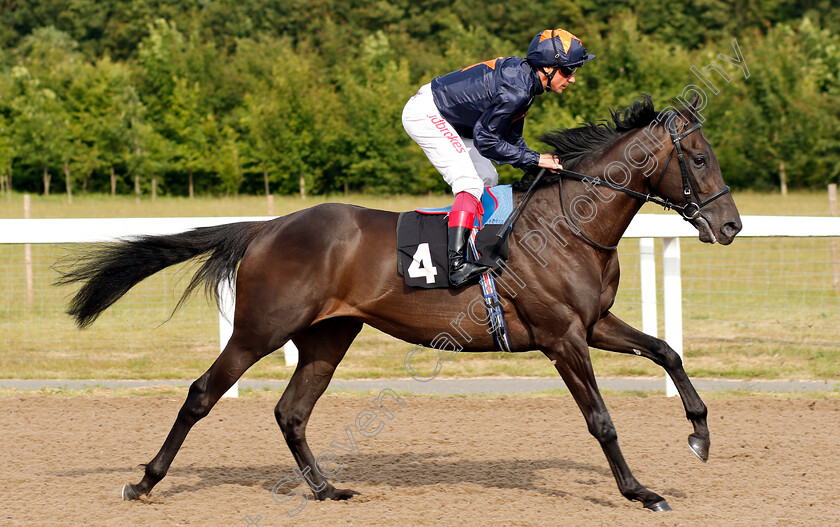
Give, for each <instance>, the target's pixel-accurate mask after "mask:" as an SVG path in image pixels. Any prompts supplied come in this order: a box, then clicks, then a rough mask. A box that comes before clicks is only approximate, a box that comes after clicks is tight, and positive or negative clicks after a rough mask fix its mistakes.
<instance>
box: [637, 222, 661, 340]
mask: <svg viewBox="0 0 840 527" xmlns="http://www.w3.org/2000/svg"><path fill="white" fill-rule="evenodd" d="M639 260H640V261H639V271H640V273H641V284H640V286H641V289H642V331H644V332H645V333H647V334H648V335H650V336H651V337H656V336H657V335H656V333H657V325H658V320H657V313H656V255H655V253H654V242H653V238H639Z"/></svg>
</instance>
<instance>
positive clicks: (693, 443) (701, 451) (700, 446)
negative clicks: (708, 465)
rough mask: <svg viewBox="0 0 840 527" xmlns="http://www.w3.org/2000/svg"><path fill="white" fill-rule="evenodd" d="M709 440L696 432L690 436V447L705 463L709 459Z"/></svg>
mask: <svg viewBox="0 0 840 527" xmlns="http://www.w3.org/2000/svg"><path fill="white" fill-rule="evenodd" d="M709 444H710V443H709V440H708V439H703V438H702V437H698V436H696V435H695V434H691V435H690V436H688V448H690V449H691V451H692V452H694V454H695V455H696V456H697V457H699V458H700V461H702V462H703V463H705V462H706V461H708V460H709Z"/></svg>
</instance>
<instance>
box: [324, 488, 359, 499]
mask: <svg viewBox="0 0 840 527" xmlns="http://www.w3.org/2000/svg"><path fill="white" fill-rule="evenodd" d="M358 494H359V493H358V492H356V491H355V490H350V489H335V492H333V494H332V496H330V499H331V500H336V501H344V500H349V499H350V498H352V497H353V496H357V495H358Z"/></svg>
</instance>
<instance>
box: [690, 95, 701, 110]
mask: <svg viewBox="0 0 840 527" xmlns="http://www.w3.org/2000/svg"><path fill="white" fill-rule="evenodd" d="M698 102H700V96H699V95H697V93H696V92H695V93H694V95H692V96H691V100H690V101H688V107H689V108H691V109H692V110H696V109H697V103H698Z"/></svg>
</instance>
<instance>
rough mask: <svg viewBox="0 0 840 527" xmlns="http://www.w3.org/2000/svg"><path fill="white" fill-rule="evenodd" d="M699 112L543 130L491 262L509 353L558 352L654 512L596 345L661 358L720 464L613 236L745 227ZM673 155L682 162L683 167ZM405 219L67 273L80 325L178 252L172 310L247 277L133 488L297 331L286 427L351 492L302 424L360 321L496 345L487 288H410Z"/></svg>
mask: <svg viewBox="0 0 840 527" xmlns="http://www.w3.org/2000/svg"><path fill="white" fill-rule="evenodd" d="M696 111H697V110H696V100H693V101H691V102H690V103H688V104H682V105H680V104H675V105H672V106H669V107H667V108H666V109H664V110H661V111H657V110H655V109H654V105H653V103H652V101H651V98H650V96H643V97H641V98H640V99H637V100H635V101H633V103H632V104H631V105H630V106H627V107H624V108H619V109H616V110H610V116H611V120H608V119H605V120H602V121H597V122H592V121H589V122H586V123H583V124H582V125H581V126H580V127H578V128H574V129H570V130H563V131H555V132H550V133H547V134H545V135H544V136H543V137H542V140H543V141H544V142H545V143H546V144H548V145H549V146H550V147H552V148H553V149H554V150H555V153H556V154H557V155H558V156H559V157H560V159H561V161H562V163H563V164H564V165H565V167H564V170H561V171H559V173H554V174H547V175H545V176H544V177H542V179H541V180H540V181H538V182H537V181H535V180H536V179H537V178H535V177H534V176H533V175H532V176H526V177H524V178H523V179H522V181H521V182H520V184H519V185H516V186H515V188H514V192H513V196H514V202H515V203H518V204H520V205H521V204H522V201H523V198H524V197H525V196H526V195H528V198H529V199H528V200H527V201H528V203H527V206H526V207H525V208H524V209H522V210H521V215H520V216H519V217H518V221H517V223H516V224H515V225H514V227H513V229H512V231H510V232H509V237H508V243H509V258H508V260H507V261H506V262H501V261H500V262H499V264H500V267H499V269H497V270H496V271H495V273H497V274H498V276H499V278H500V279H501V278H505V277H507V279H508V281H507V283H508V286H510V287H500V288H499V294H500V297H501V302H502V303H503V306H504V308H503V309H504V316H505V318H506V320H507V327H508V330H509V333H510V340H511V343H512V346H513V351H515V352H523V351H529V350H541V351H542V353H543V354H544V355H545V356H546V357H547V358H548V359H549V360H550V361H551V363H552V364H553V365H554V367H555V368H556V369H557V371H558V373H559V374H560V376H561V377H562V379H563V381H564V382H565V384H566V386H567V388H568V390H569V391H570V392H571V395H572V397H573V398H574V400H575V402H576V403H577V405H578V406H579V408H580V410H581V412H582V414H583V417H584V419H585V421H586V424H587V427H588V430H589V432H590V433H591V434H592V436H594V438H595V439H596V440H597V441H598V442H599V443H600V445H601V447H602V449H603V451H604V454H605V455H606V458H607V461H608V463H609V466H610V468H611V469H612V472H613V475H614V476H615V480H616V483H617V485H618V489H619V491H620V492H621V494H622V495H623V496H625V497H626V498H627V499H629V500H635V501H638V502H641V504H642V505H643V506H644V507H645V508H647V509H651V510H656V511H661V510H670V506H669V505H668V503H667V501H666V500H665V499H664V498H662V496H660V495H658V494H656V493H654V492H652V491H651V490H649V489H647V488H645V487H644V486H642V485H641V484H640V483H639V482H638V481H637V480H636V479H635V477H634V476H633V474H632V473H631V471H630V468H629V467H628V465H627V463H626V462H625V460H624V457H623V456H622V453H621V450H620V449H619V445H618V439H617V437H618V436H617V434H616V430H615V427H614V425H613V423H612V420H611V418H610V415H609V412H608V411H607V407H606V406H605V404H604V400H603V398H602V397H601V394H600V392H599V390H598V386H597V384H596V380H595V375H594V372H593V368H592V363H591V360H590V356H589V347H590V346H591V347H594V348H600V349H603V350H608V351H612V352H618V353H624V354H635V355H641V356H643V357H646V358H648V359H650V360H652V361H653V362H654V363H656V364H658V365H659V366H661V367H662V368H664V369H665V371H666V372H667V373H668V375H670V377H671V379H673V381H674V384H675V385H676V388H677V390H678V391H679V395H680V396H681V399H682V402H683V405H684V409H685V414H686V418H687V419H688V420H689V421H690V422H691V424H692V426H693V432H692V433H691V434H690V435H689V439H688V442H689V446H690V448H691V450H692V451H693V452H694V453H695V454H696V456H697V457H698V458H700V459H701V460H702V461H703V462H705V461H706V460H707V459H708V456H709V447H710V438H709V429H708V426H707V422H706V418H707V408H706V406H705V404H704V403H703V401H702V400H701V399H700V397H699V396H698V394H697V392H696V391H695V389H694V387H693V386H692V384H691V381H690V380H689V378H688V376H687V375H686V372H685V370H684V369H683V366H682V361H681V359H680V357H679V355H677V353H676V352H675V351H674V350H673V349H672V348H671V347H670V346H669V345H668V344H667V343H666V342H664V341H663V340H660V339H657V338H654V337H651V336H649V335H646V334H644V333H642V332H641V331H638V330H636V329H634V328H633V327H631V326H630V325H628V324H627V323H625V322H623V321H622V320H620V319H619V318H618V317H616V316H615V315H614V314H613V313H611V312H610V308H611V306H612V305H613V302H614V300H615V296H616V291H617V288H618V284H619V274H620V273H619V261H618V255H617V251H616V246H617V244H618V242H619V239H620V238H621V236H622V233H623V232H624V231H625V229H626V228H627V226H628V225H629V224H630V221H631V220H632V218H633V216H634V215H635V214H636V213H637V212H638V211H639V209H640V208H641V206H642V205H643V204H644V203H645V201H655V202H657V203H659V204H660V205H663V206H665V207H668V208H673V209H675V210H677V211H678V212H679V213H680V214H681V215H683V217H684V218H685V219H686V220H687V221H689V222H690V223H691V224H692V225H693V226H694V227H695V228H696V229H697V230H698V233H699V239H700V240H701V241H703V242H706V243H715V242H717V243H720V244H722V245H728V244H730V243H731V242H732V241H733V239H734V237H735V236H736V234H737V233H738V232H739V231H740V229H741V220H740V216H739V214H738V209H737V208H736V206H735V202H734V201H733V199H732V195H731V193H729V192H728V191H729V188H728V187H726V186H725V184H724V181H723V177H722V174H721V170H720V166H719V164H718V162H717V159H716V157H715V155H714V152H713V151H712V148H711V146H710V145H709V143H708V141H707V140H706V138H705V136H704V135H703V133H702V130H701V128H700V123H699V122H698V119H697V115H696ZM675 152H676V153H677V160H678V163H671V159H672V157H673V156H674V153H675ZM660 167H661V169H660ZM571 170H575V172H572V171H571ZM657 172H659V174H658V175H657ZM541 176H542V174H541ZM573 176H574V177H573ZM526 188H528V189H529V191H528V192H526V190H525V189H526ZM397 218H398V214H397V213H394V212H387V211H382V210H373V209H368V208H363V207H358V206H351V205H346V204H339V203H326V204H320V205H317V206H314V207H312V208H309V209H305V210H301V211H297V212H294V213H291V214H288V215H286V216H282V217H279V218H275V219H272V220H270V221H266V222H240V223H231V224H226V225H220V226H214V227H206V228H198V229H194V230H190V231H187V232H183V233H179V234H172V235H148V236H140V237H135V238H127V239H122V240H119V241H116V242H113V243H108V244H102V245H98V246H97V248H94V249H92V250H90V251H89V252H84V253H82V254H80V255H76V258H71V260H70V262H69V263H68V265H66V266H64V267H65V269H64V270H59V273H60V278H59V279H58V280H57V283H58V284H80V287H79V289H78V291H77V292H76V293H75V295H74V296H73V297H72V298H71V301H70V303H69V306H68V308H67V313H68V314H69V315H70V316H71V317H73V318H74V319H75V321H76V323H77V325H78V326H79V327H80V328H85V327H87V326H89V325H90V324H91V323H93V322H94V320H95V319H96V318H97V316H98V315H99V314H100V313H101V312H102V311H103V310H105V309H107V308H108V307H109V306H111V305H112V304H113V303H114V302H116V301H117V300H118V299H119V298H120V297H121V296H122V295H124V294H125V293H126V292H127V291H128V290H129V289H130V288H131V287H132V286H134V285H135V284H137V283H138V282H140V281H141V280H143V279H144V278H146V277H148V276H150V275H152V274H154V273H156V272H158V271H160V270H162V269H164V268H166V267H168V266H171V265H174V264H177V263H181V262H185V261H188V260H192V259H198V262H202V263H201V264H200V266H199V268H198V270H197V271H196V272H195V274H194V276H193V277H192V280H191V281H190V283H189V284H188V286H187V287H186V290H185V291H184V294H183V296H182V297H181V300H180V301H179V303H178V306H180V305H181V303H182V302H183V301H184V299H186V298H187V296H188V295H189V294H190V293H191V292H193V290H194V289H196V288H199V287H200V286H201V285H202V284H203V285H204V286H205V288H206V291H207V293H208V294H210V295H211V296H214V297H215V300H216V301H217V302H218V301H219V298H218V286H219V284H221V283H222V282H224V281H229V282H231V284H232V285H234V284H235V312H234V315H233V334H232V336H231V337H230V340H229V341H228V343H227V345H226V346H225V347H224V350H223V351H222V352H221V354H220V355H219V356H218V358H217V359H216V360H215V361H214V362H213V364H212V365H211V366H210V367H209V369H208V370H207V371H206V372H205V373H204V374H203V375H201V376H200V377H198V378H197V379H196V380H195V381H194V382H193V383H192V384H191V385H190V387H189V391H188V394H187V396H186V399H185V401H184V403H183V405H182V407H181V409H180V411H179V412H178V415H177V418H176V420H175V423H174V424H173V426H172V428H171V430H170V432H169V434H168V436H167V437H166V440H165V441H164V443H163V445H162V447H161V448H160V451H159V452H158V453H157V455H156V456H155V457H154V458H153V459H152V460H151V461H150V462H149V463H148V464H146V465H145V471H144V475H143V477H142V480H141V481H140V482H139V483H136V484H133V483H127V484H125V486H124V487H123V489H122V497H123V499H125V500H133V499H138V498H139V497H140V496H142V495H145V494H148V493H149V492H150V491H151V490H152V489H153V488H154V486H155V485H156V484H157V483H158V482H160V481H161V479H162V478H163V477H164V476H165V475H166V473H167V470H168V469H169V467H170V465H171V464H172V462H173V459H174V458H175V455H176V453H177V452H178V450H179V448H180V447H181V445H182V443H183V441H184V439H185V437H186V436H187V433H188V432H189V431H190V429H191V428H192V426H193V425H194V424H195V423H196V422H197V421H198V420H200V419H202V418H203V417H205V416H207V415H208V413H209V412H210V410H211V409H212V408H213V406H214V405H215V404H216V402H217V401H218V400H219V398H220V397H221V396H222V394H224V393H225V392H226V391H227V390H228V389H229V388H230V387H231V386H232V385H233V384H234V382H236V381H237V380H238V379H239V378H240V377H241V376H242V374H243V373H245V371H246V370H248V368H249V367H250V366H252V365H253V364H254V363H256V362H257V361H259V360H260V359H261V358H263V357H265V356H266V355H268V354H270V353H272V352H273V351H275V350H277V349H279V348H280V347H281V346H282V345H283V344H284V343H286V342H287V341H289V340H291V341H293V342H294V344H295V345H296V346H297V348H298V349H299V362H298V364H297V367H296V369H295V371H294V374H293V375H292V377H291V379H290V380H289V383H288V385H287V387H286V388H285V391H284V393H283V394H282V396H281V397H280V399H279V401H278V403H277V405H276V407H275V410H274V414H275V418H276V421H277V423H278V425H279V427H280V430H281V431H282V434H283V436H284V438H285V440H286V443H287V445H288V447H289V449H290V450H291V453H292V455H293V456H294V459H295V461H296V462H297V465H298V467H299V469H300V470H301V472H302V473H304V474H306V473H307V472H308V473H309V475H308V477H307V479H308V483H309V486H310V490H312V492H313V494H314V496H315V498H316V499H318V500H327V499H332V500H345V499H349V498H351V497H352V496H353V495H355V494H357V493H356V492H355V491H353V490H351V489H338V488H336V487H334V486H333V485H332V484H331V483H330V482H329V481H328V479H327V477H325V476H324V474H322V471H321V470H319V467H318V465H317V463H316V459H315V458H314V457H313V455H312V452H311V450H310V448H309V445H308V444H307V440H306V426H307V423H308V421H309V418H310V415H311V412H312V409H313V407H314V405H315V403H316V402H317V401H318V399H319V397H321V395H322V394H323V393H324V391H325V390H326V388H327V386H328V385H329V383H330V379H331V378H332V376H333V373H334V371H335V369H336V367H337V366H338V364H339V363H340V362H341V360H342V358H343V357H344V355H345V353H346V352H347V349H348V348H349V347H350V345H351V343H352V342H353V340H354V338H355V337H356V336H357V335H358V333H359V331H360V330H361V329H362V326H363V324H369V325H370V326H373V327H375V328H377V329H379V330H381V331H383V332H385V333H388V334H390V335H393V336H395V337H397V338H399V339H402V340H404V341H407V342H410V343H415V344H419V345H422V346H424V347H425V346H428V347H431V348H437V349H439V350H442V349H447V350H450V351H452V350H455V351H464V352H487V351H495V349H494V343H493V339H492V336H491V335H490V334H489V333H488V331H487V330H486V329H487V328H486V327H484V326H482V325H481V321H480V320H474V318H475V317H467V316H465V313H468V312H469V307H470V304H471V301H472V300H473V299H475V298H476V297H477V296H480V290H479V289H478V286H477V285H467V286H464V287H461V288H457V289H452V288H450V289H419V288H413V287H408V286H406V285H405V284H404V282H403V279H402V278H401V277H400V276H399V274H398V272H397V256H396V226H397ZM513 283H516V284H519V287H518V288H517V287H514V286H513ZM176 309H177V307H176ZM456 330H457V331H456Z"/></svg>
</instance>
